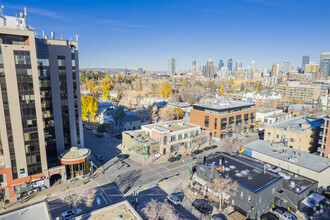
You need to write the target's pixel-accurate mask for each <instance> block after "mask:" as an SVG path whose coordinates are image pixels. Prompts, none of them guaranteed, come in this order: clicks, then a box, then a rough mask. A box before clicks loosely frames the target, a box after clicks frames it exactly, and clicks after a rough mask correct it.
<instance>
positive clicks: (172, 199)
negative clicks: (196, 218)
mask: <svg viewBox="0 0 330 220" xmlns="http://www.w3.org/2000/svg"><path fill="white" fill-rule="evenodd" d="M167 200H168V201H169V202H171V203H173V204H174V205H180V204H181V200H180V199H179V198H178V197H177V196H175V195H172V194H170V195H168V196H167Z"/></svg>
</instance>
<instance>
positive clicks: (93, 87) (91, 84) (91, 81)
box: [85, 79, 96, 93]
mask: <svg viewBox="0 0 330 220" xmlns="http://www.w3.org/2000/svg"><path fill="white" fill-rule="evenodd" d="M85 87H86V89H88V90H89V92H90V93H94V92H96V85H95V81H94V79H89V80H87V81H86V82H85Z"/></svg>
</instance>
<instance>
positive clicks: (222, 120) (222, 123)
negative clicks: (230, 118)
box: [221, 118, 227, 130]
mask: <svg viewBox="0 0 330 220" xmlns="http://www.w3.org/2000/svg"><path fill="white" fill-rule="evenodd" d="M226 129H227V118H222V119H221V130H226Z"/></svg>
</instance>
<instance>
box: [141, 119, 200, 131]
mask: <svg viewBox="0 0 330 220" xmlns="http://www.w3.org/2000/svg"><path fill="white" fill-rule="evenodd" d="M141 127H145V128H148V129H155V130H156V131H159V132H174V131H181V130H186V129H190V128H200V126H198V125H194V124H191V123H189V122H186V121H185V120H175V121H168V122H161V123H157V124H150V125H143V126H141Z"/></svg>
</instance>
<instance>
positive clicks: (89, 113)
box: [81, 96, 98, 122]
mask: <svg viewBox="0 0 330 220" xmlns="http://www.w3.org/2000/svg"><path fill="white" fill-rule="evenodd" d="M97 110H98V103H97V101H96V99H95V98H94V97H93V96H83V97H81V116H82V119H83V120H84V121H88V120H91V121H92V122H95V116H96V114H97Z"/></svg>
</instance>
